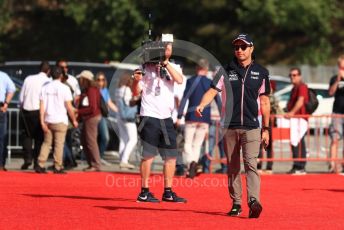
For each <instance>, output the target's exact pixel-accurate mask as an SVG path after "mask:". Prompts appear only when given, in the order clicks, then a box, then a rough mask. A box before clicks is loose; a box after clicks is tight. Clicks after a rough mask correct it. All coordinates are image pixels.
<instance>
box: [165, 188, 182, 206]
mask: <svg viewBox="0 0 344 230" xmlns="http://www.w3.org/2000/svg"><path fill="white" fill-rule="evenodd" d="M162 201H166V202H175V203H186V202H187V201H186V199H184V198H182V197H179V196H177V194H176V193H175V192H172V191H169V192H164V194H162Z"/></svg>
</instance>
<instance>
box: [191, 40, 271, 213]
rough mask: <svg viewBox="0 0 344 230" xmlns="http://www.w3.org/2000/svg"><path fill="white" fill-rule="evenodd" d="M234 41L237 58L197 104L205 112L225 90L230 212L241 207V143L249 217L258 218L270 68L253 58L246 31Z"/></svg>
mask: <svg viewBox="0 0 344 230" xmlns="http://www.w3.org/2000/svg"><path fill="white" fill-rule="evenodd" d="M232 44H233V48H234V55H235V58H234V60H233V61H232V62H231V63H230V64H229V66H228V67H226V68H225V71H224V70H223V69H220V70H219V71H218V73H217V75H216V76H215V78H214V80H213V83H212V86H211V88H210V89H209V90H208V91H207V92H206V94H205V95H204V96H203V98H202V101H201V103H200V104H199V106H197V108H196V113H197V115H198V116H202V113H203V111H204V108H205V106H206V105H208V104H209V103H210V102H211V101H212V99H213V98H214V97H215V96H216V95H217V93H218V92H222V95H221V96H222V114H221V117H222V118H223V119H222V127H223V133H224V137H223V138H224V140H225V152H226V154H227V160H228V167H229V170H228V189H229V193H230V197H231V199H232V200H233V206H232V209H231V211H230V212H229V213H228V215H230V216H238V215H240V213H241V211H242V210H241V203H242V185H241V176H240V171H241V170H240V147H242V152H243V160H244V166H245V172H246V180H247V193H248V194H247V198H248V206H249V208H250V212H249V217H250V218H258V217H259V215H260V213H261V211H262V206H261V204H260V176H259V173H258V171H257V157H258V154H259V147H260V143H261V141H263V143H264V144H265V145H268V143H269V119H270V101H269V94H270V81H269V72H268V71H267V70H266V69H265V68H264V67H262V66H261V65H259V64H257V63H256V62H255V60H254V59H253V57H252V53H253V50H254V46H253V41H252V39H251V38H250V37H249V36H248V35H247V34H239V35H238V36H237V37H236V38H235V39H234V40H233V42H232ZM260 107H261V108H260ZM259 109H261V111H262V115H263V120H262V126H263V127H262V129H260V128H259V121H258V111H259Z"/></svg>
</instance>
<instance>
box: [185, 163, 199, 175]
mask: <svg viewBox="0 0 344 230" xmlns="http://www.w3.org/2000/svg"><path fill="white" fill-rule="evenodd" d="M196 170H197V163H196V162H195V161H193V162H191V164H190V168H189V174H188V175H187V177H188V178H191V179H193V178H194V177H195V176H196Z"/></svg>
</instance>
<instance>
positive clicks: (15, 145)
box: [7, 108, 22, 162]
mask: <svg viewBox="0 0 344 230" xmlns="http://www.w3.org/2000/svg"><path fill="white" fill-rule="evenodd" d="M19 111H20V110H19V109H17V108H9V109H8V110H7V112H8V126H7V129H8V131H7V134H8V144H7V153H8V161H9V162H11V154H12V150H13V149H18V150H19V149H22V145H21V143H20V141H21V140H20V134H21V127H20V113H19Z"/></svg>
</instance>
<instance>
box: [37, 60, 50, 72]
mask: <svg viewBox="0 0 344 230" xmlns="http://www.w3.org/2000/svg"><path fill="white" fill-rule="evenodd" d="M39 69H40V71H41V72H44V73H48V72H49V71H50V65H49V62H48V61H42V62H41V64H40V65H39Z"/></svg>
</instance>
